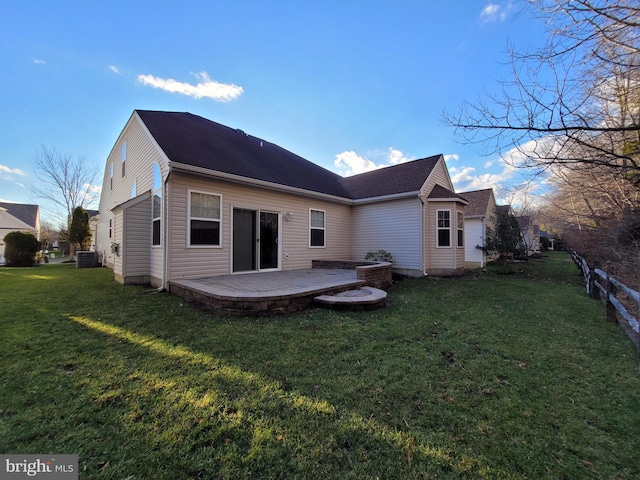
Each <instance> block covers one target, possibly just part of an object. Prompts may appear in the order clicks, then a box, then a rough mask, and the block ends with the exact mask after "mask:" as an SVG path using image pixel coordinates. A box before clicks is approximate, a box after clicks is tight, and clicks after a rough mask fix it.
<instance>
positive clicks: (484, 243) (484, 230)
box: [480, 217, 487, 268]
mask: <svg viewBox="0 0 640 480" xmlns="http://www.w3.org/2000/svg"><path fill="white" fill-rule="evenodd" d="M480 225H482V237H481V238H482V246H483V247H486V246H487V224H486V223H485V221H484V217H480ZM486 265H487V251H486V250H484V248H483V250H482V263H481V264H480V267H482V268H484V267H485V266H486Z"/></svg>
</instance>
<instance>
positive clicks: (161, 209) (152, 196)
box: [151, 189, 164, 248]
mask: <svg viewBox="0 0 640 480" xmlns="http://www.w3.org/2000/svg"><path fill="white" fill-rule="evenodd" d="M157 193H160V215H159V216H157V217H154V216H153V202H154V200H155V196H156V194H157ZM163 202H164V199H163V198H162V189H159V190H156V191H155V192H152V193H151V248H161V247H162V211H163V210H164V203H163ZM155 221H159V222H160V243H158V244H157V245H156V244H154V243H153V223H154V222H155Z"/></svg>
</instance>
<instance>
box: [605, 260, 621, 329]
mask: <svg viewBox="0 0 640 480" xmlns="http://www.w3.org/2000/svg"><path fill="white" fill-rule="evenodd" d="M606 273H607V282H606V283H607V285H606V292H607V293H606V298H605V305H606V310H607V322H612V323H618V315H617V314H616V307H615V306H614V305H613V303H611V300H609V297H611V295H613V296H614V297H615V295H616V286H615V285H614V284H613V283H611V280H610V277H611V273H612V267H611V262H607V270H606Z"/></svg>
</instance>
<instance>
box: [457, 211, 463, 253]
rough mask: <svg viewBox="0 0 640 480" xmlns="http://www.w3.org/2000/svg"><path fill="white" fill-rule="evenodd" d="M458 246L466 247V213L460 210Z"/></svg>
mask: <svg viewBox="0 0 640 480" xmlns="http://www.w3.org/2000/svg"><path fill="white" fill-rule="evenodd" d="M458 246H459V247H464V214H463V213H462V212H458Z"/></svg>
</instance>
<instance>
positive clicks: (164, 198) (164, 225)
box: [161, 170, 171, 291]
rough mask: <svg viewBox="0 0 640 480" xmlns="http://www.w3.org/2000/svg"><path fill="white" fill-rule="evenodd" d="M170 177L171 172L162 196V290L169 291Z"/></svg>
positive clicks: (163, 186)
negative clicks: (168, 183)
mask: <svg viewBox="0 0 640 480" xmlns="http://www.w3.org/2000/svg"><path fill="white" fill-rule="evenodd" d="M169 175H171V170H169V173H168V174H167V178H165V180H164V182H162V190H163V194H164V195H163V196H162V203H163V205H162V216H163V218H162V220H164V222H162V240H163V243H162V245H163V248H162V287H161V288H162V290H165V289H166V290H167V291H169V286H168V285H167V281H168V277H169V275H168V274H167V266H168V264H169V261H168V255H169V253H168V252H169V242H168V238H169V234H168V232H169V227H168V224H169V221H168V217H169V212H168V210H169V189H168V188H167V181H168V180H169Z"/></svg>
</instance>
